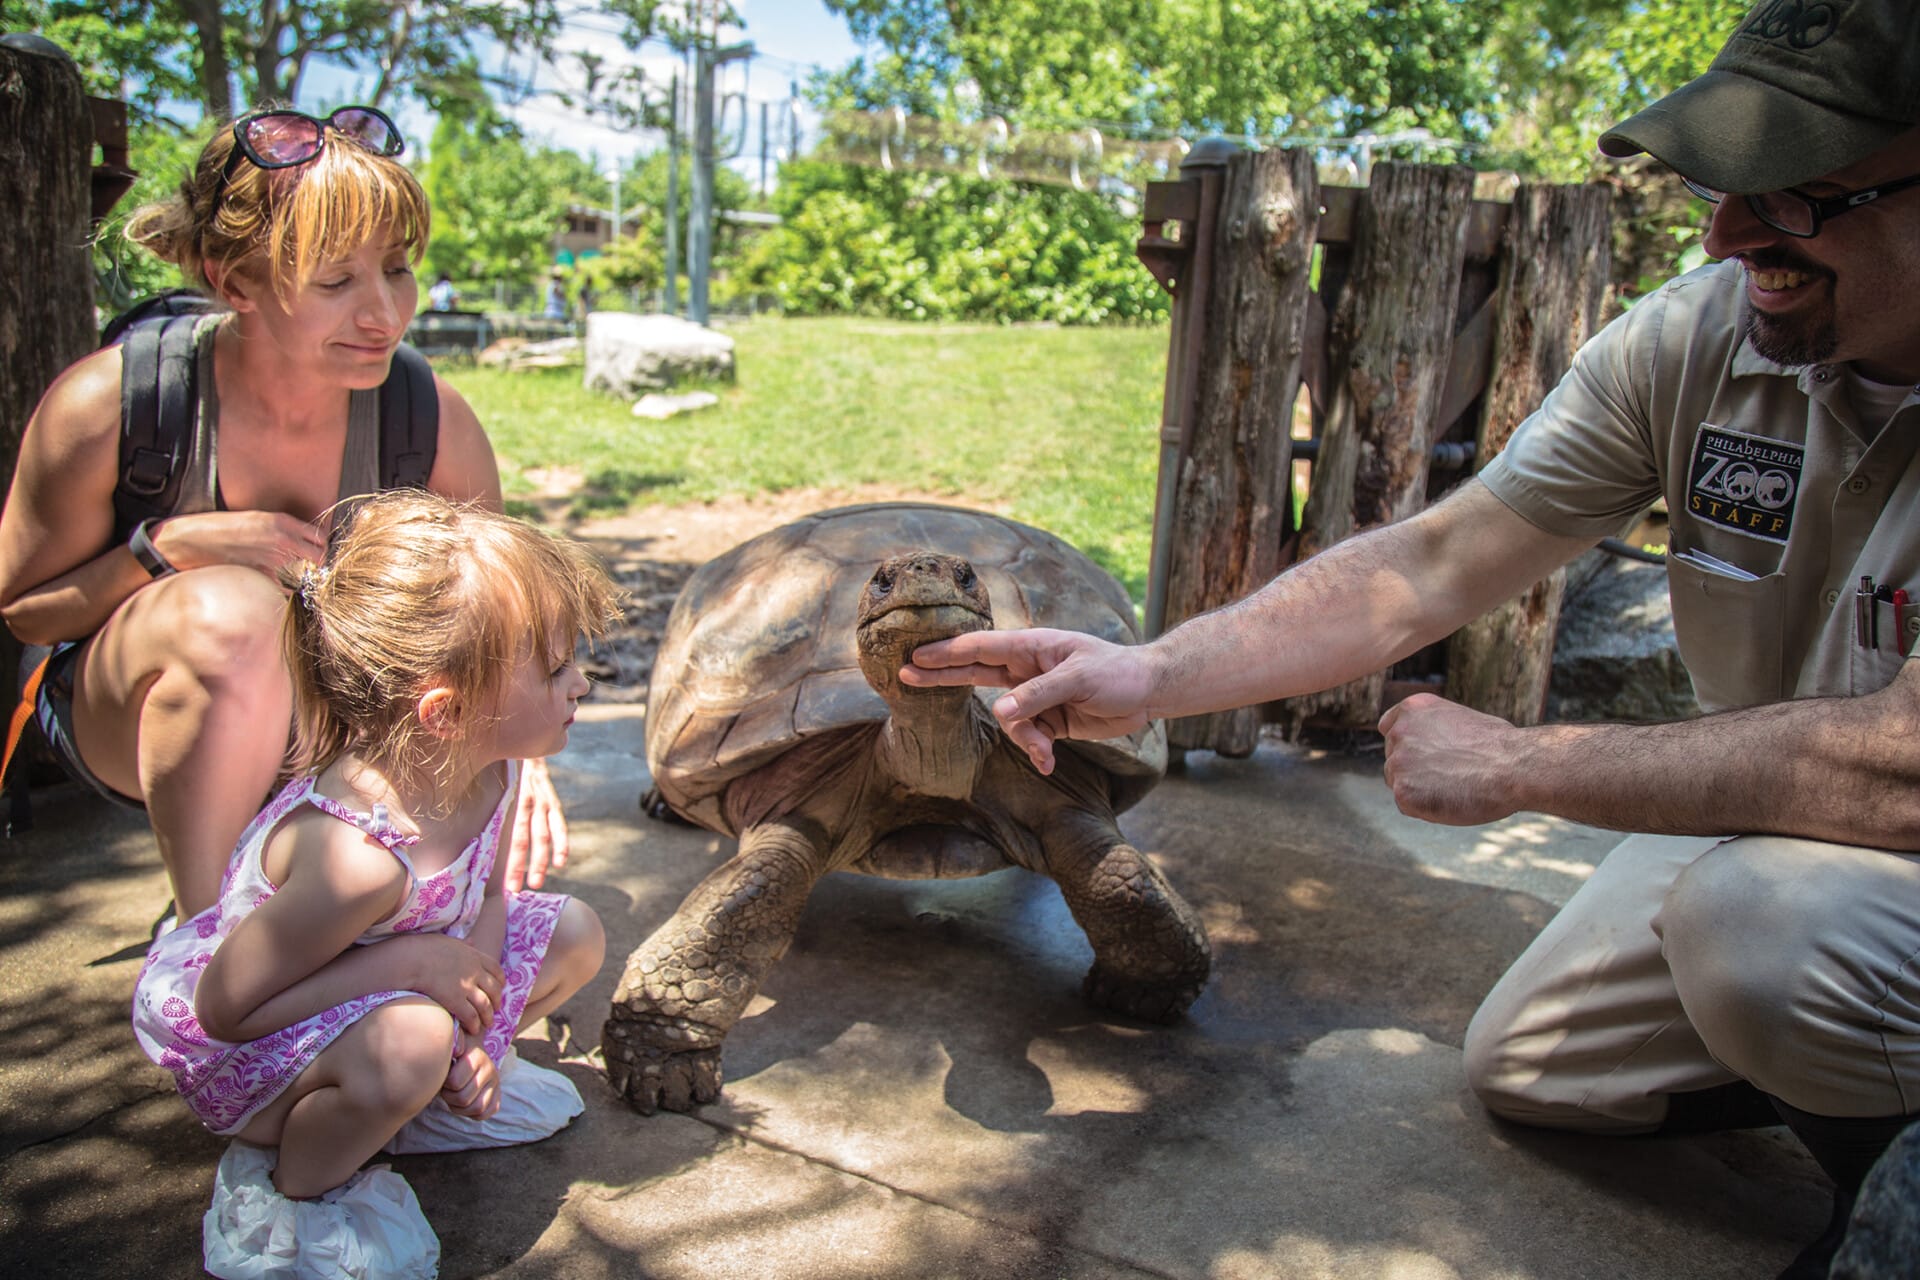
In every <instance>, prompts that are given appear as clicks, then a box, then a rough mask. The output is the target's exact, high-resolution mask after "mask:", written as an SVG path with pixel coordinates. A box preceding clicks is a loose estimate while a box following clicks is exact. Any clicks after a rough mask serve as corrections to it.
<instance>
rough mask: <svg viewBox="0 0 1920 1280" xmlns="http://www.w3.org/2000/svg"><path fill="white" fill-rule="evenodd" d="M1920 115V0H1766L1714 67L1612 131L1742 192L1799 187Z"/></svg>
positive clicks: (1606, 140)
mask: <svg viewBox="0 0 1920 1280" xmlns="http://www.w3.org/2000/svg"><path fill="white" fill-rule="evenodd" d="M1916 125H1920V10H1916V8H1915V6H1914V4H1913V3H1912V0H1761V2H1760V3H1759V4H1756V5H1755V6H1754V7H1753V9H1752V10H1751V11H1750V12H1749V13H1748V14H1747V16H1746V17H1745V18H1743V19H1741V22H1740V26H1739V27H1738V29H1736V30H1735V31H1734V33H1733V37H1732V38H1731V39H1730V40H1728V41H1727V43H1726V46H1725V47H1724V48H1722V49H1721V50H1720V53H1719V56H1717V57H1716V58H1714V60H1713V62H1712V63H1711V64H1710V65H1709V66H1708V67H1707V70H1706V72H1705V74H1703V75H1701V76H1700V77H1699V78H1698V79H1696V80H1692V81H1689V82H1688V83H1686V84H1684V85H1681V86H1680V87H1679V88H1678V89H1675V90H1674V91H1673V92H1672V93H1670V94H1668V95H1667V96H1666V97H1664V98H1662V99H1660V100H1659V101H1658V102H1656V103H1654V104H1653V105H1652V106H1650V107H1648V108H1647V109H1646V110H1644V111H1642V112H1640V113H1639V114H1638V115H1636V116H1633V117H1632V118H1630V119H1628V120H1625V121H1623V122H1621V123H1620V124H1617V125H1615V126H1614V127H1613V128H1612V129H1609V130H1608V131H1607V132H1606V133H1604V134H1602V135H1601V138H1600V150H1601V151H1603V152H1605V153H1606V154H1607V155H1610V156H1630V155H1635V154H1637V153H1639V152H1642V151H1645V152H1649V153H1651V154H1652V155H1653V156H1654V158H1656V159H1658V160H1660V161H1661V162H1663V163H1664V164H1666V165H1667V166H1668V167H1670V168H1672V169H1673V170H1675V171H1676V172H1678V173H1681V174H1683V175H1685V176H1686V177H1689V178H1692V179H1693V180H1694V181H1695V182H1698V183H1700V184H1701V185H1703V186H1707V187H1711V188H1713V189H1714V190H1716V191H1727V192H1732V193H1734V194H1736V195H1752V194H1755V193H1757V192H1762V191H1778V190H1780V189H1781V188H1783V187H1793V186H1798V185H1800V184H1801V183H1803V182H1808V181H1811V180H1812V179H1814V178H1817V177H1819V176H1821V175H1822V174H1825V173H1831V172H1833V171H1834V170H1835V169H1842V168H1845V167H1846V166H1847V165H1850V164H1853V163H1854V162H1855V161H1858V160H1862V159H1865V158H1866V157H1867V156H1869V155H1871V154H1873V153H1874V152H1875V151H1878V150H1879V149H1880V148H1881V147H1884V146H1886V145H1887V144H1888V143H1890V142H1892V141H1893V140H1894V139H1895V138H1898V137H1899V136H1900V135H1901V134H1903V133H1905V132H1907V131H1908V130H1909V129H1912V128H1913V127H1915V126H1916Z"/></svg>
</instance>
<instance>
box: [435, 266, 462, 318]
mask: <svg viewBox="0 0 1920 1280" xmlns="http://www.w3.org/2000/svg"><path fill="white" fill-rule="evenodd" d="M427 304H428V305H429V306H431V307H432V308H433V309H434V310H435V311H451V310H453V309H454V308H455V307H457V306H459V305H460V291H459V290H457V289H455V288H454V287H453V281H452V280H451V279H449V278H448V277H447V276H446V275H444V274H443V275H442V276H441V277H440V278H439V279H438V280H435V281H434V282H433V288H431V289H429V290H427Z"/></svg>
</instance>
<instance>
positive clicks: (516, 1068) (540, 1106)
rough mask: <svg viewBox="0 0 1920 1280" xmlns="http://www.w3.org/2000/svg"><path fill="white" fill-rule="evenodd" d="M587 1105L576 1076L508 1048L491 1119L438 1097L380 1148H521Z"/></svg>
mask: <svg viewBox="0 0 1920 1280" xmlns="http://www.w3.org/2000/svg"><path fill="white" fill-rule="evenodd" d="M586 1109H587V1104H586V1103H584V1102H582V1101H581V1100H580V1091H579V1090H578V1089H576V1088H574V1087H573V1081H571V1080H569V1079H567V1078H566V1077H565V1076H563V1075H561V1074H560V1073H559V1072H558V1071H554V1070H551V1069H549V1068H547V1067H542V1066H539V1065H537V1064H535V1063H532V1062H527V1061H525V1060H523V1059H522V1058H521V1057H520V1052H519V1050H517V1049H508V1050H507V1056H506V1058H505V1059H504V1060H503V1061H502V1062H501V1063H500V1109H499V1110H498V1111H496V1112H494V1113H493V1114H492V1115H490V1116H488V1117H487V1118H486V1119H485V1120H469V1119H468V1118H467V1117H465V1116H457V1115H455V1114H453V1112H451V1111H449V1110H447V1104H446V1103H444V1102H442V1101H440V1099H438V1098H435V1099H434V1100H433V1101H432V1102H430V1103H428V1104H427V1109H426V1110H425V1111H422V1112H421V1113H420V1114H419V1115H417V1116H415V1117H414V1118H413V1119H411V1120H409V1121H407V1123H406V1124H405V1125H403V1126H402V1127H401V1129H400V1132H398V1133H396V1134H394V1135H393V1137H392V1138H391V1139H389V1140H388V1142H387V1145H386V1146H384V1147H382V1148H380V1149H381V1150H382V1151H384V1152H386V1153H387V1154H388V1155H394V1156H411V1155H421V1154H424V1153H427V1152H434V1151H477V1150H480V1149H481V1148H483V1147H517V1146H519V1145H521V1144H522V1143H527V1142H538V1141H540V1140H541V1139H542V1138H550V1137H552V1136H553V1135H554V1134H556V1133H558V1132H560V1130H562V1129H564V1128H566V1127H567V1125H568V1124H569V1123H570V1122H571V1121H572V1120H573V1118H574V1117H575V1116H577V1115H579V1114H580V1113H581V1112H582V1111H585V1110H586Z"/></svg>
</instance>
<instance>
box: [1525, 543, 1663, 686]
mask: <svg viewBox="0 0 1920 1280" xmlns="http://www.w3.org/2000/svg"><path fill="white" fill-rule="evenodd" d="M1587 556H1588V558H1585V559H1582V560H1580V561H1576V562H1575V563H1574V564H1573V565H1572V566H1571V567H1570V568H1569V570H1568V575H1567V597H1566V601H1565V603H1563V604H1562V605H1561V608H1560V631H1559V635H1558V637H1557V638H1556V639H1555V641H1554V646H1553V676H1552V680H1551V684H1550V685H1549V688H1548V691H1547V717H1548V718H1549V719H1551V720H1624V721H1653V720H1683V719H1687V718H1689V717H1692V716H1697V715H1699V714H1700V704H1699V703H1698V702H1696V701H1695V700H1694V696H1693V682H1692V680H1690V679H1689V678H1688V676H1687V670H1686V668H1685V667H1683V666H1682V665H1680V653H1679V650H1678V649H1677V648H1675V647H1674V639H1673V606H1672V604H1671V602H1670V601H1669V600H1668V597H1667V571H1666V568H1665V566H1663V565H1657V564H1646V563H1643V562H1640V561H1636V560H1627V559H1623V558H1621V557H1618V556H1610V555H1607V554H1605V553H1603V552H1600V551H1591V552H1588V553H1587Z"/></svg>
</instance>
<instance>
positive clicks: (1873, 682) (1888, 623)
mask: <svg viewBox="0 0 1920 1280" xmlns="http://www.w3.org/2000/svg"><path fill="white" fill-rule="evenodd" d="M1840 607H1841V608H1843V609H1851V608H1853V607H1854V597H1853V596H1852V595H1851V594H1847V595H1843V596H1842V597H1841V600H1840ZM1873 610H1874V620H1873V621H1872V622H1870V623H1869V624H1868V627H1869V631H1868V636H1869V638H1870V639H1876V640H1878V641H1879V644H1878V646H1875V645H1872V644H1865V645H1863V644H1861V643H1860V638H1859V636H1857V635H1854V636H1852V637H1851V643H1849V644H1848V645H1847V653H1848V664H1847V692H1848V693H1851V694H1853V695H1854V696H1856V697H1858V696H1860V695H1862V694H1868V693H1878V692H1880V690H1882V689H1884V688H1886V687H1887V686H1888V685H1890V684H1892V683H1893V678H1894V677H1895V676H1897V675H1899V674H1900V668H1901V666H1902V665H1904V664H1905V662H1906V653H1907V652H1908V651H1911V650H1913V649H1914V648H1915V647H1916V646H1915V645H1914V634H1915V631H1916V625H1915V624H1916V620H1920V607H1916V606H1912V605H1909V606H1908V607H1906V608H1904V609H1902V610H1901V611H1900V612H1901V617H1900V622H1901V627H1900V628H1899V629H1896V628H1895V627H1894V625H1893V602H1892V601H1891V600H1875V601H1874V602H1873ZM1902 630H1904V631H1905V633H1906V634H1905V635H1902V634H1901V631H1902Z"/></svg>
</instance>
